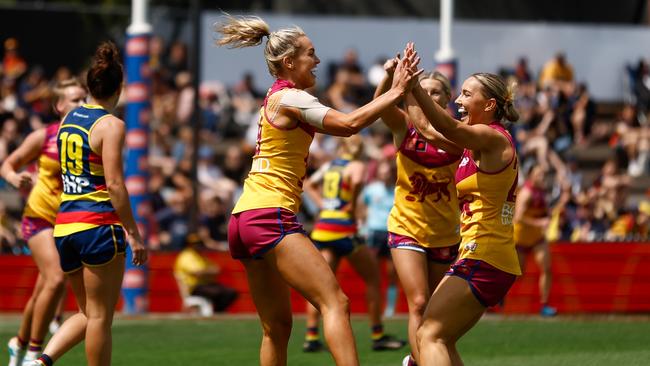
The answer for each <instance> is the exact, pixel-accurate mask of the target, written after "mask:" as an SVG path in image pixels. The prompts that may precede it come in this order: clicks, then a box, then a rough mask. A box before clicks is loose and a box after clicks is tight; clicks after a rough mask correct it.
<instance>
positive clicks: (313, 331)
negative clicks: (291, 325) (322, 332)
mask: <svg viewBox="0 0 650 366" xmlns="http://www.w3.org/2000/svg"><path fill="white" fill-rule="evenodd" d="M319 338H320V336H319V335H318V327H309V328H307V334H306V335H305V340H306V341H317V340H318V339H319Z"/></svg>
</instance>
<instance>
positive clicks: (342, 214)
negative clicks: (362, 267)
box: [311, 156, 357, 241]
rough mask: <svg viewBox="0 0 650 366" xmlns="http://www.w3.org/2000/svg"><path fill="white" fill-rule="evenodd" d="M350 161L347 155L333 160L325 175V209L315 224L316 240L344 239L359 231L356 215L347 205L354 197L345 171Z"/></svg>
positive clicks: (314, 238)
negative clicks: (346, 208)
mask: <svg viewBox="0 0 650 366" xmlns="http://www.w3.org/2000/svg"><path fill="white" fill-rule="evenodd" d="M349 163H350V160H349V158H348V157H347V156H344V157H342V158H339V159H336V160H334V161H332V163H331V165H330V167H329V169H328V170H327V172H325V175H324V177H323V209H322V210H321V212H320V213H319V215H318V220H317V221H316V223H315V224H314V230H313V231H312V233H311V238H312V239H313V240H316V241H333V240H339V239H343V238H345V237H348V236H350V235H354V234H356V232H357V225H356V222H355V219H354V215H353V213H352V212H350V211H349V210H345V207H346V206H348V204H350V203H351V201H352V200H353V199H354V197H353V194H354V192H352V191H351V188H352V187H350V184H349V182H348V181H347V180H346V179H344V177H343V171H344V170H345V167H346V166H347V165H348V164H349Z"/></svg>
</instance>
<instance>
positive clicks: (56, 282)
mask: <svg viewBox="0 0 650 366" xmlns="http://www.w3.org/2000/svg"><path fill="white" fill-rule="evenodd" d="M64 285H65V276H64V274H63V272H60V271H59V272H55V273H49V274H48V275H47V276H46V277H45V286H47V287H48V288H49V289H50V290H52V291H57V292H58V291H63V286H64Z"/></svg>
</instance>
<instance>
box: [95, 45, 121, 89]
mask: <svg viewBox="0 0 650 366" xmlns="http://www.w3.org/2000/svg"><path fill="white" fill-rule="evenodd" d="M123 77H124V73H123V69H122V63H121V61H120V52H119V51H118V50H117V47H116V46H115V44H114V43H113V42H110V41H109V42H104V43H102V44H100V45H99V47H97V50H96V51H95V55H94V56H93V61H92V65H91V66H90V69H88V73H87V74H86V85H88V90H89V91H90V94H91V95H92V96H93V98H95V99H100V100H105V99H109V98H111V97H112V96H114V95H115V94H116V93H119V91H120V89H121V88H122V78H123Z"/></svg>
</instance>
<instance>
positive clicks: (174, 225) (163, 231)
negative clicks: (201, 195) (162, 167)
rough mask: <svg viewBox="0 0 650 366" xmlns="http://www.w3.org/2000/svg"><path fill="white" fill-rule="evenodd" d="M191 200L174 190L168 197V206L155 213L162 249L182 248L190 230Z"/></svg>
mask: <svg viewBox="0 0 650 366" xmlns="http://www.w3.org/2000/svg"><path fill="white" fill-rule="evenodd" d="M189 203H190V200H189V199H188V198H187V197H185V196H184V195H183V194H181V193H180V192H177V191H174V192H173V193H171V194H170V195H169V198H168V199H167V205H168V207H166V208H164V209H163V210H161V211H159V212H157V213H156V215H155V220H156V222H157V223H158V226H159V230H160V232H159V234H158V237H159V240H160V249H162V250H181V249H182V248H183V245H184V244H185V238H186V237H187V235H188V231H189V226H190V222H189V220H190V219H189Z"/></svg>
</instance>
